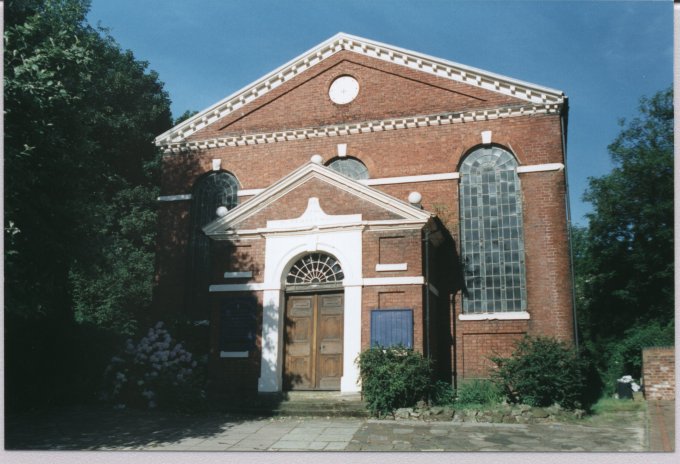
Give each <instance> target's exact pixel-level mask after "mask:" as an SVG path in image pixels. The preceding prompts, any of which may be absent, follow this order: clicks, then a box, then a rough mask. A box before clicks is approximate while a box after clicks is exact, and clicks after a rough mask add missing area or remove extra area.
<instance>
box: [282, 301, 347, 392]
mask: <svg viewBox="0 0 680 464" xmlns="http://www.w3.org/2000/svg"><path fill="white" fill-rule="evenodd" d="M285 335H286V337H285V345H284V355H285V363H284V372H283V380H284V388H285V389H286V390H340V379H341V377H342V352H343V335H344V298H343V294H342V293H315V294H291V295H288V296H287V298H286V318H285Z"/></svg>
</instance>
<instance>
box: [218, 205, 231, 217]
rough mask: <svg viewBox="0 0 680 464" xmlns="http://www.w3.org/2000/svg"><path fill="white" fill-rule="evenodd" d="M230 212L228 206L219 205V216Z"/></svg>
mask: <svg viewBox="0 0 680 464" xmlns="http://www.w3.org/2000/svg"><path fill="white" fill-rule="evenodd" d="M228 212H229V209H228V208H227V207H226V206H219V207H218V208H217V215H218V216H219V217H224V216H226V215H227V213H228Z"/></svg>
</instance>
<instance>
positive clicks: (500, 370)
mask: <svg viewBox="0 0 680 464" xmlns="http://www.w3.org/2000/svg"><path fill="white" fill-rule="evenodd" d="M492 361H493V362H494V363H495V364H496V366H497V370H495V371H494V372H493V374H492V375H493V379H494V381H495V382H496V383H497V385H498V386H499V388H500V389H501V391H502V392H503V394H504V395H505V396H506V397H507V399H508V400H509V401H510V402H513V403H523V404H528V405H530V406H550V405H552V404H554V403H558V404H559V405H560V406H562V407H563V408H566V409H570V408H575V407H580V406H581V401H582V397H583V393H584V377H583V371H584V365H583V363H582V362H581V361H580V360H579V358H578V356H577V353H576V351H575V350H574V349H573V348H571V347H569V346H567V345H566V344H564V343H562V342H560V341H558V340H555V339H553V338H547V337H535V338H534V337H529V336H526V337H524V338H523V339H521V340H519V341H518V342H517V343H516V344H515V350H514V351H513V353H512V356H511V357H509V358H501V357H494V358H492Z"/></svg>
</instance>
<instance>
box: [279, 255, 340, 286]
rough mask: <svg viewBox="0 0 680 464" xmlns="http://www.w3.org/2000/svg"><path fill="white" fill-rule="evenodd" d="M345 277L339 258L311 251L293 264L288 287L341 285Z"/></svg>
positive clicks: (289, 273)
mask: <svg viewBox="0 0 680 464" xmlns="http://www.w3.org/2000/svg"><path fill="white" fill-rule="evenodd" d="M344 278H345V274H344V273H343V272H342V268H341V267H340V263H338V260H337V259H335V258H334V257H332V256H331V255H327V254H326V253H310V254H308V255H306V256H303V257H302V258H300V259H299V260H297V261H296V262H295V263H294V264H293V265H292V266H291V268H290V271H289V272H288V275H287V276H286V288H287V290H291V289H295V288H298V289H308V288H316V287H340V286H342V280H343V279H344Z"/></svg>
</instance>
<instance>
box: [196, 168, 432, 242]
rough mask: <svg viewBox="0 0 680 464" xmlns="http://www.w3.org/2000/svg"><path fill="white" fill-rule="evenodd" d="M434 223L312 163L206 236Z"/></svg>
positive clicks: (424, 213)
mask: <svg viewBox="0 0 680 464" xmlns="http://www.w3.org/2000/svg"><path fill="white" fill-rule="evenodd" d="M431 217H432V214H431V213H429V212H427V211H424V210H422V209H420V208H417V207H415V206H413V205H411V204H409V203H406V202H404V201H401V200H399V199H397V198H394V197H393V196H391V195H388V194H386V193H383V192H380V191H378V190H376V189H373V188H371V187H368V186H366V185H363V184H360V183H359V182H357V181H355V180H353V179H350V178H348V177H345V176H344V175H342V174H339V173H337V172H335V171H333V170H331V169H329V168H327V167H325V166H322V165H320V164H316V163H313V162H310V163H307V164H305V165H303V166H302V167H300V168H298V169H296V170H295V171H293V172H292V173H290V174H288V175H287V176H285V177H284V178H282V179H281V180H279V181H278V182H276V183H274V184H273V185H271V186H270V187H269V188H267V189H265V190H263V191H262V192H261V193H259V194H258V195H256V196H255V197H253V198H251V199H250V200H248V201H246V202H245V203H242V204H240V205H239V206H237V207H236V208H234V209H232V210H231V211H229V212H228V213H227V214H226V215H225V216H223V217H221V218H219V219H216V220H215V221H213V222H212V223H210V224H208V225H206V226H205V227H204V228H203V231H204V232H205V234H206V235H208V236H210V237H213V238H215V239H220V238H229V237H232V236H234V235H243V234H252V233H268V232H269V233H276V232H282V231H296V230H298V229H299V230H312V229H324V228H338V227H353V226H365V225H378V224H379V225H383V226H390V225H395V226H397V225H405V224H422V225H424V224H426V223H427V222H428V221H429V220H430V218H431Z"/></svg>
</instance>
